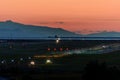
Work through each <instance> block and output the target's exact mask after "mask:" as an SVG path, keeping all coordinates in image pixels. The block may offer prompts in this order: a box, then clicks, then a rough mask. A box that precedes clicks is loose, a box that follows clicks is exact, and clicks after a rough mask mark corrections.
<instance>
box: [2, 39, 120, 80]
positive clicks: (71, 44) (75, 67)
mask: <svg viewBox="0 0 120 80" xmlns="http://www.w3.org/2000/svg"><path fill="white" fill-rule="evenodd" d="M113 43H120V41H117V40H115V41H107V40H105V41H101V40H96V41H93V40H91V41H88V40H87V41H84V40H81V41H77V40H75V41H72V40H68V41H67V40H66V41H60V43H59V44H57V43H56V42H55V41H54V40H51V41H5V42H1V43H0V62H1V63H0V71H1V72H2V73H0V74H1V75H5V76H9V77H10V78H11V77H13V78H14V79H16V78H25V77H26V76H27V78H25V79H24V80H26V79H29V78H31V77H32V78H33V80H39V79H45V80H46V78H51V79H53V78H55V79H57V78H61V79H64V78H65V77H66V78H69V79H70V78H73V79H74V78H78V77H79V78H81V76H82V74H83V73H84V70H85V68H86V66H87V65H88V64H89V63H91V62H98V64H103V63H105V65H106V66H108V67H109V68H111V67H114V66H115V67H117V68H118V69H120V62H119V61H120V51H119V50H118V51H114V52H111V53H106V54H69V55H66V56H63V57H51V58H49V57H39V58H36V57H34V56H36V55H39V56H41V55H46V56H50V55H54V54H52V53H53V52H55V51H56V52H57V51H60V48H63V50H62V51H65V50H66V48H69V50H74V49H81V48H90V47H94V46H97V45H105V44H113ZM48 48H50V49H51V50H48ZM54 48H56V50H55V51H54ZM56 55H60V54H59V53H57V54H56ZM21 58H22V60H21ZM29 58H30V59H29ZM47 59H50V60H51V61H52V64H46V60H47ZM3 60H4V61H5V62H4V63H2V61H3ZM12 60H14V62H11V61H12ZM31 61H34V62H35V65H30V62H31ZM6 71H7V72H6ZM16 73H17V74H16ZM8 74H9V75H8ZM15 74H16V76H15ZM20 80H23V79H20Z"/></svg>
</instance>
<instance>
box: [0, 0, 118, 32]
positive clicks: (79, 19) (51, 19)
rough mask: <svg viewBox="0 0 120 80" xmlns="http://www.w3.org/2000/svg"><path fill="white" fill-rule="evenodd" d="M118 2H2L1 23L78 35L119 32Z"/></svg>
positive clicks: (28, 0) (2, 0)
mask: <svg viewBox="0 0 120 80" xmlns="http://www.w3.org/2000/svg"><path fill="white" fill-rule="evenodd" d="M119 4H120V1H119V0H1V1H0V11H1V12H0V21H5V20H13V21H15V22H20V23H24V24H32V25H39V26H42V25H44V26H50V27H54V28H63V29H66V30H69V31H73V32H77V33H85V34H86V33H93V32H99V31H117V32H120V15H119V14H120V5H119Z"/></svg>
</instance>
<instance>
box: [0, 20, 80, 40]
mask: <svg viewBox="0 0 120 80" xmlns="http://www.w3.org/2000/svg"><path fill="white" fill-rule="evenodd" d="M55 35H57V36H59V37H77V36H81V35H78V34H75V33H73V32H70V31H67V30H64V29H62V28H51V27H47V26H34V25H25V24H21V23H17V22H13V21H11V20H7V21H5V22H0V38H1V39H39V38H41V37H50V36H51V37H54V36H55Z"/></svg>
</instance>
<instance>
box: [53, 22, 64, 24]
mask: <svg viewBox="0 0 120 80" xmlns="http://www.w3.org/2000/svg"><path fill="white" fill-rule="evenodd" d="M55 23H56V24H64V23H65V22H62V21H61V22H55Z"/></svg>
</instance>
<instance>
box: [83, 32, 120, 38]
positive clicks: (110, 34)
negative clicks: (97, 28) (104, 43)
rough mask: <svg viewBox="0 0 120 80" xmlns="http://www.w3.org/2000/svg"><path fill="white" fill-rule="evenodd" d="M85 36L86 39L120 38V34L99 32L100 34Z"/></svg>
mask: <svg viewBox="0 0 120 80" xmlns="http://www.w3.org/2000/svg"><path fill="white" fill-rule="evenodd" d="M85 36H86V37H120V32H113V31H111V32H107V31H103V32H99V33H93V34H88V35H85Z"/></svg>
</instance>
